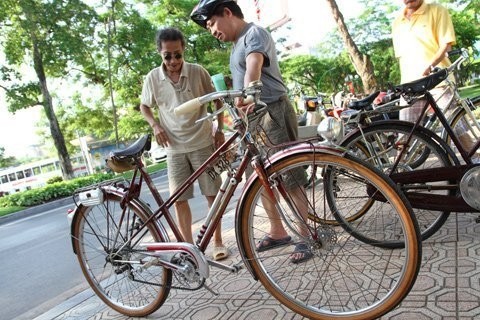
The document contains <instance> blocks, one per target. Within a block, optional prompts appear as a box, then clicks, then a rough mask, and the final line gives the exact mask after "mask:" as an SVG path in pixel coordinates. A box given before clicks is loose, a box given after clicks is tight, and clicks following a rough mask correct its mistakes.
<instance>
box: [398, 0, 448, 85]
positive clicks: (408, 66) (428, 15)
mask: <svg viewBox="0 0 480 320" xmlns="http://www.w3.org/2000/svg"><path fill="white" fill-rule="evenodd" d="M392 40H393V48H394V50H395V56H396V57H397V58H398V59H399V62H400V73H401V78H402V79H401V82H402V83H405V82H409V81H413V80H416V79H419V78H421V77H423V75H422V73H423V71H424V70H425V69H426V68H427V67H428V66H429V65H430V64H431V63H432V59H433V56H434V55H435V53H436V52H437V51H438V49H439V47H440V45H441V44H447V43H450V44H451V45H454V44H455V31H454V29H453V24H452V19H451V18H450V15H449V13H448V10H447V9H446V8H444V7H442V6H440V5H438V4H427V3H425V2H423V4H422V5H421V6H420V7H419V8H418V9H417V10H416V11H415V12H414V13H413V14H412V16H411V17H410V20H408V19H407V18H405V10H403V11H402V13H401V14H400V15H399V16H398V17H397V18H396V19H395V20H394V21H393V24H392ZM449 65H450V61H449V60H448V58H445V59H443V60H442V61H441V62H440V63H439V64H438V65H437V66H438V67H447V66H449Z"/></svg>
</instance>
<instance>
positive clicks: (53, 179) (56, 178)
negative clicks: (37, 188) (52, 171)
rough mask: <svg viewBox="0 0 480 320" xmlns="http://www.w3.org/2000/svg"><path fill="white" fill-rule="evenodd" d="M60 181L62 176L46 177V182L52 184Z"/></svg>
mask: <svg viewBox="0 0 480 320" xmlns="http://www.w3.org/2000/svg"><path fill="white" fill-rule="evenodd" d="M62 181H63V178H62V177H60V176H56V177H51V178H50V179H48V180H47V184H52V183H55V182H62Z"/></svg>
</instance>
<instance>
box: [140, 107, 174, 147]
mask: <svg viewBox="0 0 480 320" xmlns="http://www.w3.org/2000/svg"><path fill="white" fill-rule="evenodd" d="M140 112H141V113H142V115H143V118H145V120H146V121H147V122H148V124H149V125H150V127H151V128H152V129H153V135H154V136H155V140H156V141H157V143H158V144H159V145H161V146H162V147H164V146H168V145H169V143H170V141H169V140H168V135H167V133H166V132H165V130H163V128H162V127H161V126H160V123H159V122H158V121H157V120H156V119H155V116H154V115H153V112H152V109H151V108H150V107H148V106H146V105H144V104H141V105H140Z"/></svg>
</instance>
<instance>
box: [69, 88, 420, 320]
mask: <svg viewBox="0 0 480 320" xmlns="http://www.w3.org/2000/svg"><path fill="white" fill-rule="evenodd" d="M260 90H261V84H260V83H255V84H253V85H252V86H249V87H248V88H245V89H244V90H231V91H221V92H216V93H211V94H208V95H205V96H202V97H199V98H197V99H194V100H192V101H190V102H187V103H186V104H184V105H182V106H180V107H178V109H177V111H178V112H188V110H191V109H192V108H193V109H194V108H196V107H198V106H200V105H202V104H204V103H207V102H209V101H213V100H215V99H221V98H222V99H224V100H225V103H224V109H225V110H226V111H227V112H229V113H230V115H231V116H232V119H233V120H234V127H235V132H234V134H233V135H232V137H230V138H229V139H228V140H227V141H226V142H225V143H224V144H223V145H222V146H220V147H219V148H218V149H217V150H216V151H215V153H214V154H212V156H211V157H210V158H209V159H208V160H207V161H206V162H205V163H204V165H203V166H202V167H201V168H199V169H198V170H197V171H196V172H195V173H193V174H192V176H191V177H190V178H189V179H188V181H186V182H185V183H184V184H183V185H182V186H181V187H180V188H179V189H178V190H177V191H175V192H174V193H173V194H172V195H171V196H170V197H169V198H168V199H166V200H165V201H164V200H163V199H162V197H161V196H160V194H159V193H158V191H157V190H156V188H155V187H154V185H153V183H152V180H151V178H150V176H149V175H148V173H147V172H146V170H145V168H144V166H143V163H142V161H141V154H142V152H143V151H144V150H146V149H148V146H149V141H150V140H149V139H150V137H149V136H148V135H147V136H143V137H142V138H140V139H139V140H137V141H136V142H135V143H134V144H133V145H131V146H130V147H128V148H127V149H125V150H120V151H116V152H114V153H113V154H112V157H111V159H110V160H109V161H110V164H111V166H112V168H114V170H116V171H123V170H128V169H133V171H134V174H133V177H132V180H131V182H130V183H126V182H122V181H110V182H106V183H103V184H99V185H96V186H92V187H90V188H88V189H82V190H79V191H78V192H77V194H76V196H75V198H76V199H77V201H78V206H77V207H76V209H75V211H74V215H73V219H72V223H71V233H72V245H73V248H74V252H75V253H76V255H77V258H78V261H79V263H80V267H81V269H82V272H83V274H84V275H85V277H86V279H87V281H88V283H89V284H90V286H91V287H92V289H93V291H94V292H95V293H96V294H97V295H98V296H99V297H100V298H101V299H102V300H103V302H104V303H106V304H107V305H108V306H110V307H111V308H113V309H114V310H116V311H118V312H120V313H122V314H125V315H128V316H137V317H138V316H145V315H148V314H151V313H152V312H154V311H155V310H157V309H158V308H160V307H161V306H162V304H163V303H164V302H165V300H166V298H167V296H168V294H169V291H170V289H183V290H198V289H200V288H202V287H204V288H206V289H207V290H211V289H210V288H209V286H208V285H207V284H206V283H205V282H206V280H207V279H208V278H209V273H210V266H211V267H218V268H221V269H223V270H228V271H230V272H231V273H232V274H235V273H238V272H239V271H240V269H241V268H242V262H243V264H244V265H245V266H246V269H248V271H249V272H250V273H251V274H252V276H253V277H254V278H255V279H257V280H260V282H261V283H262V285H263V286H264V287H265V289H266V290H267V291H269V292H270V294H272V295H273V296H274V297H275V298H276V299H278V300H279V301H280V303H282V304H283V305H285V306H286V307H288V308H290V309H291V310H293V311H294V312H296V313H299V314H301V315H303V316H305V317H308V318H312V319H332V318H335V319H373V318H377V317H380V316H381V315H383V314H385V313H387V312H388V311H390V310H391V309H393V308H394V307H395V306H397V305H398V304H399V303H400V302H401V301H402V300H403V298H404V297H405V296H406V295H407V294H408V292H409V291H410V289H411V287H412V286H413V284H414V282H415V279H416V276H417V274H418V271H419V267H420V261H421V259H420V257H421V243H420V241H419V229H418V225H417V223H416V221H415V218H414V216H413V213H412V210H411V208H410V206H409V204H408V201H406V198H405V197H404V195H402V193H401V192H400V191H399V190H398V189H397V188H396V186H395V185H394V184H393V183H392V181H391V180H390V179H388V178H386V176H385V175H384V174H383V173H381V172H380V171H379V170H377V169H375V168H373V167H372V166H370V165H369V164H367V163H364V162H362V161H361V160H358V159H356V158H354V157H352V156H350V155H348V154H344V153H343V152H341V151H340V150H339V149H337V148H333V147H324V146H321V145H319V144H318V141H316V140H314V141H301V142H295V143H290V144H285V145H282V148H283V149H282V150H281V151H278V152H276V153H274V154H270V150H269V148H266V147H264V146H263V145H261V144H260V143H259V141H258V138H259V136H261V135H259V134H256V132H257V130H256V129H255V128H256V127H257V126H255V125H254V123H252V121H253V122H257V123H258V120H257V119H258V117H259V116H261V113H265V112H266V108H265V105H264V104H263V103H262V102H261V101H260V100H259V96H260ZM247 96H253V100H254V105H255V106H256V108H255V110H254V111H253V112H252V113H250V114H249V115H248V117H247V118H244V117H241V116H239V115H238V114H237V110H236V108H235V107H234V106H233V99H234V98H236V97H244V98H245V97H247ZM257 128H258V127H257ZM236 138H241V140H243V141H244V142H245V144H246V148H245V149H244V150H245V151H244V156H243V158H242V159H241V162H240V164H238V166H236V165H235V166H234V165H233V164H232V163H230V162H229V160H228V157H227V156H226V154H225V152H227V151H229V149H230V148H231V147H232V146H233V144H234V141H235V139H236ZM275 147H278V146H275ZM249 165H251V167H252V168H253V169H254V172H253V173H252V175H251V176H250V177H249V179H248V180H247V182H246V184H245V186H244V188H243V191H242V193H241V195H240V197H239V201H238V204H237V208H236V218H235V232H236V237H237V244H238V246H239V252H240V254H241V258H242V261H241V262H240V263H238V264H233V265H225V264H221V263H218V262H214V261H211V260H208V259H207V258H206V257H205V254H204V253H205V251H206V249H207V246H208V244H209V242H210V240H211V238H212V235H213V232H214V229H215V227H216V225H217V224H218V223H219V221H220V219H221V217H222V215H223V214H224V213H225V210H226V208H227V205H228V203H229V201H230V199H231V197H232V195H233V194H234V192H235V189H236V187H237V186H238V183H239V181H241V179H242V175H243V173H244V172H245V170H246V169H247V167H248V166H249ZM234 167H235V168H234ZM224 170H226V173H227V176H228V177H227V179H225V180H224V181H223V183H222V187H221V191H220V192H219V194H218V195H217V197H216V199H215V201H214V203H213V205H212V207H211V209H210V211H209V212H208V214H207V217H206V219H205V222H204V224H203V225H202V227H201V229H200V231H199V233H198V236H197V238H196V243H195V244H190V243H185V240H184V239H183V237H182V236H181V234H180V232H179V230H178V228H177V226H176V224H175V221H174V219H173V217H172V216H171V214H170V212H169V208H170V207H171V206H172V205H173V203H174V202H175V201H176V199H177V198H178V197H179V195H180V194H181V193H182V192H183V191H184V190H185V189H186V188H187V186H189V185H191V184H192V183H193V182H194V181H195V180H196V179H197V178H198V177H199V175H200V174H202V173H204V172H206V171H208V172H209V173H212V174H213V173H214V172H215V174H220V171H224ZM327 171H328V172H330V174H332V172H335V178H336V179H337V180H341V181H342V186H344V187H345V188H344V189H343V190H344V191H347V188H348V190H350V191H349V192H348V197H346V198H345V199H343V200H338V201H337V203H336V204H337V205H339V204H341V205H343V206H346V205H347V204H349V205H350V206H352V207H355V205H356V203H358V202H363V201H365V199H368V198H369V197H372V195H368V194H367V190H368V192H371V193H372V194H373V195H377V194H381V195H379V196H380V197H382V198H383V199H385V201H383V202H380V201H378V202H375V204H374V205H373V206H371V207H370V208H369V211H368V213H371V217H372V218H373V217H374V216H375V215H380V214H382V215H383V217H384V219H385V221H388V220H395V221H400V224H401V225H402V231H403V233H402V235H401V237H400V238H401V240H402V241H403V243H404V247H403V249H400V250H395V251H392V250H385V249H382V248H378V247H375V246H371V245H370V244H367V243H365V242H362V241H359V240H357V239H356V238H355V237H352V236H351V235H350V234H349V233H348V232H347V231H346V230H345V229H344V228H342V227H341V226H340V225H337V226H332V225H329V224H327V223H323V222H322V221H323V218H324V217H327V216H331V215H332V210H331V209H330V207H329V205H328V204H327V203H326V201H325V199H326V194H327V193H329V192H333V190H332V188H330V186H329V185H328V183H324V184H318V185H313V186H310V187H303V183H304V182H305V176H306V175H308V174H311V175H316V176H319V177H322V175H324V172H327ZM299 172H300V173H301V174H300V175H299ZM287 183H289V184H290V185H287ZM142 185H146V186H147V189H148V190H149V191H150V192H151V193H152V195H153V197H154V199H155V201H156V205H157V207H156V208H154V207H153V206H150V205H149V204H147V203H145V202H144V201H142V200H141V199H140V198H139V194H140V190H141V188H142ZM292 188H297V190H301V199H300V200H301V204H299V202H298V201H296V200H295V199H293V198H292V194H293V193H292V192H291V190H293V189H292ZM372 188H373V189H375V191H373V192H372ZM302 204H303V205H304V206H305V205H306V206H305V207H306V208H308V211H309V214H310V215H315V216H317V218H318V219H313V220H310V219H308V218H305V217H304V216H303V215H302V213H301V212H299V207H301V205H302ZM272 205H274V208H275V209H276V213H277V214H278V215H277V218H276V219H280V220H281V222H282V223H283V224H284V226H285V227H286V228H287V230H288V231H289V234H290V235H291V236H292V239H291V241H288V242H287V241H286V242H285V243H282V245H281V246H277V247H274V248H271V249H270V250H266V251H262V250H257V243H258V242H259V241H260V240H261V239H263V237H264V236H265V235H267V233H268V231H269V223H270V222H271V220H270V219H269V218H268V216H267V213H272V211H268V208H269V206H270V208H271V206H272ZM267 211H268V212H267ZM369 216H370V215H364V217H363V218H364V220H363V221H364V223H369V222H371V221H370V219H368V218H367V217H369ZM167 230H170V234H169V232H167ZM302 230H303V231H305V230H306V231H307V232H308V236H304V235H303V234H305V233H302ZM377 236H378V237H379V238H380V239H381V240H382V241H388V239H389V237H391V236H392V235H391V234H389V233H386V232H383V234H378V235H377ZM170 237H172V238H173V239H172V240H171V239H170ZM396 239H398V235H395V240H396ZM299 243H302V244H304V246H305V247H306V248H307V250H308V252H310V253H311V254H312V258H311V259H309V260H308V261H305V262H303V263H297V264H295V263H292V262H291V261H290V258H291V255H292V252H293V250H292V246H295V245H297V244H299Z"/></svg>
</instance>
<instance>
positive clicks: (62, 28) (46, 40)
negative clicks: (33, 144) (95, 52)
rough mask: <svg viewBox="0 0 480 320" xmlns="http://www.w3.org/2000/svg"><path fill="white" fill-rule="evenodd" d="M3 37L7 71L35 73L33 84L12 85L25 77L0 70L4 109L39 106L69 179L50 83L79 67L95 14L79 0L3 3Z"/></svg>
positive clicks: (86, 51)
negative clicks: (23, 68)
mask: <svg viewBox="0 0 480 320" xmlns="http://www.w3.org/2000/svg"><path fill="white" fill-rule="evenodd" d="M0 12H2V13H3V14H1V15H0V19H1V20H0V23H1V24H2V29H3V30H4V32H5V33H4V34H3V36H2V38H1V41H2V43H3V44H4V48H5V49H4V52H5V56H6V59H7V62H8V63H9V64H10V65H11V66H15V67H17V68H18V67H20V66H22V65H26V66H28V67H31V68H33V70H34V74H35V75H36V78H37V80H36V81H31V82H30V83H26V81H23V83H24V84H18V83H15V82H14V80H15V79H17V80H22V78H24V76H23V75H21V74H19V73H18V72H15V71H14V70H13V68H11V67H10V68H8V67H6V66H4V67H2V69H3V71H4V74H3V77H2V80H3V81H5V85H2V88H3V89H4V90H6V97H7V102H8V104H9V105H8V108H9V110H10V111H11V112H15V111H16V110H19V109H23V108H28V107H31V106H35V105H41V106H43V109H44V111H45V115H46V116H47V118H48V121H49V125H50V133H51V136H52V139H53V141H54V144H55V148H56V149H57V153H58V157H59V160H60V164H61V167H62V173H63V175H64V177H65V178H71V177H73V170H72V165H71V162H70V159H69V155H68V151H67V147H66V144H65V139H64V136H63V134H62V131H61V130H60V126H59V124H58V120H57V117H56V115H55V111H54V106H53V100H52V95H51V93H50V90H49V86H48V78H49V77H51V78H56V77H61V76H65V75H66V74H67V72H68V70H69V68H70V67H71V66H72V63H75V62H78V63H81V62H83V61H84V60H85V57H86V56H88V54H89V49H88V45H87V44H88V43H89V40H88V39H91V38H92V35H93V31H94V26H95V22H96V15H95V13H94V12H92V11H91V10H90V9H89V7H88V6H86V5H85V4H84V3H83V2H82V1H80V0H71V1H62V0H51V1H45V2H43V1H41V0H4V1H2V3H1V4H0Z"/></svg>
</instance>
